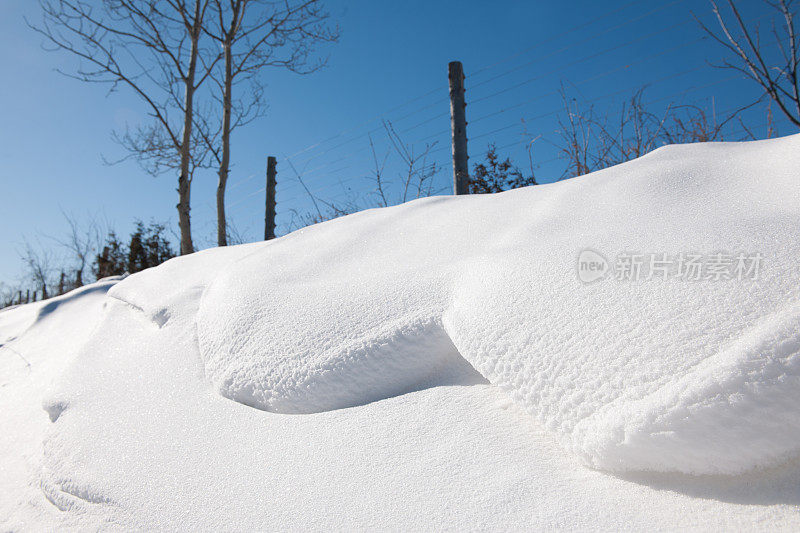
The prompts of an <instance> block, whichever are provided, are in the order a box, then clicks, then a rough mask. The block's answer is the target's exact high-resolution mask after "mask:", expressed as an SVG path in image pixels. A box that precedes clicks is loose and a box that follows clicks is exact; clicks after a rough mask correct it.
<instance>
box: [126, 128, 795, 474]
mask: <svg viewBox="0 0 800 533" xmlns="http://www.w3.org/2000/svg"><path fill="white" fill-rule="evenodd" d="M799 149H800V137H796V136H795V137H788V138H784V139H780V140H772V141H764V142H753V143H731V144H706V145H692V146H676V147H668V148H663V149H660V150H657V151H656V152H654V153H651V154H649V155H648V156H645V157H643V158H641V159H639V160H636V161H633V162H630V163H627V164H624V165H620V166H618V167H614V168H612V169H607V170H605V171H601V172H597V173H595V174H593V175H589V176H585V177H583V178H580V179H576V180H570V181H569V182H564V183H559V184H553V185H545V186H538V187H533V188H527V189H522V190H516V191H511V192H508V193H503V194H498V195H491V196H479V197H477V196H476V197H460V198H447V199H444V198H436V199H425V200H420V201H416V202H411V203H410V204H406V205H402V206H398V207H393V208H389V209H382V210H372V211H368V212H363V213H359V214H357V215H352V216H349V217H345V218H343V219H339V220H335V221H331V222H328V223H324V224H320V225H317V226H314V227H310V228H307V229H305V230H302V231H299V232H296V233H294V234H292V235H289V236H287V237H285V238H282V239H279V240H278V241H275V242H272V243H269V244H266V245H263V246H251V247H249V248H247V249H246V251H231V252H227V251H226V252H224V253H225V254H226V257H227V258H228V259H229V262H228V263H226V266H225V268H220V269H219V273H218V274H217V275H215V276H207V280H208V286H207V288H205V289H202V287H201V286H200V285H198V286H197V291H196V292H198V293H199V292H200V291H201V290H202V291H203V292H202V297H201V298H200V302H199V310H198V312H197V319H196V324H197V336H198V344H199V350H200V356H201V358H202V361H203V365H204V371H205V375H206V377H207V379H208V380H209V381H210V382H211V383H212V384H213V385H214V387H215V388H216V389H217V390H218V391H219V392H220V394H222V395H223V396H225V397H227V398H230V399H233V400H236V401H238V402H240V403H244V404H246V405H249V406H252V407H257V408H259V409H263V410H267V411H272V412H277V413H311V412H320V411H325V410H331V409H337V408H341V407H348V406H354V405H359V404H363V403H367V402H370V401H374V400H376V399H379V398H386V397H390V396H393V395H396V394H400V393H402V392H405V391H409V390H415V389H417V388H419V387H420V386H421V384H422V383H425V382H426V381H430V380H431V379H432V376H437V375H441V374H443V373H445V374H446V373H447V369H448V368H451V367H455V366H458V365H462V366H463V361H461V360H460V358H463V359H465V360H466V361H468V362H469V363H470V364H471V365H472V366H473V367H474V368H475V369H477V370H478V372H480V373H481V374H482V375H483V376H484V377H485V378H486V379H488V380H489V381H490V382H491V383H493V384H496V385H499V386H501V387H502V388H504V389H505V390H507V391H508V392H509V393H510V395H511V396H512V398H513V399H514V400H515V401H517V402H519V404H520V405H522V406H523V407H524V408H525V409H526V410H527V411H528V412H529V413H530V414H532V415H533V416H534V417H535V418H536V419H537V420H538V421H539V422H541V423H542V424H544V426H545V427H547V428H549V429H550V430H552V431H553V432H555V434H556V435H557V436H558V437H559V439H560V440H561V441H562V442H563V443H564V444H565V445H566V446H568V447H569V448H570V449H572V450H573V451H574V452H576V453H577V454H579V455H580V456H581V457H582V458H583V459H584V460H585V461H586V462H588V463H589V464H591V465H594V466H596V467H599V468H603V469H608V470H614V471H626V470H654V471H678V472H684V473H691V474H707V473H718V474H719V473H721V474H736V473H740V472H743V471H746V470H750V469H753V468H758V467H769V466H773V465H776V464H779V463H780V462H782V461H786V460H788V459H790V458H792V457H794V456H797V455H798V454H800V417H798V416H797V415H796V412H797V411H796V406H797V405H798V401H800V363H799V362H798V361H800V359H799V358H800V354H799V353H798V352H800V345H799V344H798V340H799V339H798V336H797V331H798V326H799V325H800V322H799V320H800V317H799V316H798V313H797V312H796V309H797V302H798V301H800V298H799V296H800V283H799V282H800V279H799V278H800V275H799V272H800V271H799V270H798V265H797V259H798V257H800V253H799V252H800V244H798V240H797V235H798V229H800V186H798V182H797V173H796V169H797V168H798V166H799V165H800V157H798V155H797V154H798V153H800V150H799ZM587 248H591V249H593V250H595V251H598V252H600V253H601V254H603V255H604V256H605V257H608V258H613V257H617V256H618V255H620V254H624V253H627V254H661V253H667V254H670V255H678V254H681V253H685V254H690V253H700V254H705V255H707V256H710V255H712V254H716V253H721V252H725V253H729V254H737V253H748V254H756V253H757V254H760V257H761V258H763V259H762V266H761V270H760V271H759V273H758V276H757V279H750V278H746V279H741V280H740V279H730V280H716V281H715V280H705V279H703V280H696V281H695V280H684V279H678V278H676V277H675V276H671V277H669V278H668V279H661V278H659V277H656V278H655V279H645V278H641V279H638V280H633V281H616V280H612V279H604V280H600V281H597V282H595V283H591V284H584V283H582V282H581V281H580V280H579V279H578V276H577V275H576V258H577V257H578V255H579V253H580V252H581V250H584V249H587ZM211 255H212V254H206V255H205V256H204V257H211ZM236 255H238V256H239V257H235V258H234V257H233V256H236ZM181 261H182V263H181V264H182V265H185V267H183V269H184V270H185V271H188V272H191V271H194V269H195V268H204V267H202V266H201V265H203V264H205V261H206V260H205V259H204V258H200V257H198V258H197V259H193V258H185V259H182V260H181ZM190 265H191V266H190ZM195 265H197V266H196V267H195ZM164 268H165V271H166V269H168V268H170V267H169V266H167V267H164ZM156 276H159V274H158V270H155V271H154V272H153V274H152V277H154V278H155V277H156ZM161 277H162V279H166V276H164V275H161ZM138 291H143V289H142V288H141V285H140V284H139V283H138V280H137V279H136V277H132V278H131V279H130V280H127V281H125V282H123V283H121V284H120V285H119V286H118V287H117V288H116V289H115V290H114V291H112V293H115V294H118V295H121V294H123V293H125V294H128V295H129V296H128V298H136V297H137V296H136V295H137V294H138ZM138 298H139V300H141V301H146V302H161V301H162V300H163V298H161V297H160V294H159V291H151V292H147V291H144V292H141V295H140V296H138ZM159 305H160V304H159Z"/></svg>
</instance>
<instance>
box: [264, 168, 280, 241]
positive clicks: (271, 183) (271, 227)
mask: <svg viewBox="0 0 800 533" xmlns="http://www.w3.org/2000/svg"><path fill="white" fill-rule="evenodd" d="M277 164H278V162H277V161H276V160H275V158H274V157H273V156H269V157H267V205H266V211H265V213H264V240H265V241H268V240H270V239H274V238H275V182H276V175H277V173H278V171H277V169H276V168H275V167H276V166H277Z"/></svg>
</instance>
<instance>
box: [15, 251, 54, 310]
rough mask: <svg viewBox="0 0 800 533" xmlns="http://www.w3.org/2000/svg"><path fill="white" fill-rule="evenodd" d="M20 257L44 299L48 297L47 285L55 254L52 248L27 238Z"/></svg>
mask: <svg viewBox="0 0 800 533" xmlns="http://www.w3.org/2000/svg"><path fill="white" fill-rule="evenodd" d="M20 257H21V258H22V262H23V264H24V265H25V269H26V270H27V274H28V277H29V278H30V280H31V281H32V282H33V284H34V286H35V287H36V288H37V290H41V291H42V299H43V300H44V299H46V298H47V297H48V293H47V286H48V284H49V283H50V276H51V275H52V270H53V254H52V252H51V251H50V250H48V249H46V248H44V247H42V246H40V245H38V246H35V245H33V244H32V243H31V242H30V241H28V240H25V241H24V243H23V249H22V251H21V252H20Z"/></svg>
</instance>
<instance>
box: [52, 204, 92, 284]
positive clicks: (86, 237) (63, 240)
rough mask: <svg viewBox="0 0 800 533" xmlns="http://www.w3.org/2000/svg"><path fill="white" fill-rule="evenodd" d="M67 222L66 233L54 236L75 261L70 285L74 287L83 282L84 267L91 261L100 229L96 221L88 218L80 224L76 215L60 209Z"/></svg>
mask: <svg viewBox="0 0 800 533" xmlns="http://www.w3.org/2000/svg"><path fill="white" fill-rule="evenodd" d="M62 214H63V215H64V219H65V220H66V222H67V233H66V236H64V237H54V238H53V240H55V241H56V242H57V243H58V244H59V245H61V246H62V247H63V248H65V249H66V250H67V251H68V252H69V255H70V257H71V259H72V260H73V261H75V278H74V280H73V281H72V283H71V285H72V286H73V287H74V288H78V287H82V286H83V284H84V279H83V276H84V273H85V272H86V267H87V266H88V265H89V263H91V261H92V259H93V256H94V253H95V252H96V250H97V247H98V246H99V242H100V231H99V229H98V225H97V222H96V221H95V220H94V219H89V221H88V222H87V223H86V224H81V223H80V222H79V221H78V219H77V217H75V216H74V215H70V214H67V213H66V212H63V211H62Z"/></svg>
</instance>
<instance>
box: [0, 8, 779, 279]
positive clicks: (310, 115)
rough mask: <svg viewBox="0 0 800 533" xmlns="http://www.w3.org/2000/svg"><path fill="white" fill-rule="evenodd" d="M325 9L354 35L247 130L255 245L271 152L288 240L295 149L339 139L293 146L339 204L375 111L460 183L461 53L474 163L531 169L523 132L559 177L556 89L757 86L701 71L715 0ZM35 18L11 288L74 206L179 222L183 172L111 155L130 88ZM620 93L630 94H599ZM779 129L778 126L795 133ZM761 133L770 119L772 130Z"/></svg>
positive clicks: (20, 60)
mask: <svg viewBox="0 0 800 533" xmlns="http://www.w3.org/2000/svg"><path fill="white" fill-rule="evenodd" d="M744 4H745V10H746V12H747V13H748V16H755V17H758V16H763V15H764V14H765V13H766V11H765V10H764V8H763V7H762V6H761V2H745V3H744ZM328 7H329V9H330V11H331V12H332V14H333V16H334V17H335V18H336V19H337V20H338V22H339V24H340V26H341V32H342V37H341V42H340V43H339V44H337V45H335V46H331V47H329V48H326V49H325V50H324V52H323V53H324V54H327V55H329V56H330V61H329V64H328V67H327V68H326V69H325V70H324V71H321V72H318V73H316V74H313V75H310V76H298V75H293V74H290V73H286V72H281V71H270V72H266V73H265V80H266V82H267V84H268V89H267V98H268V100H269V105H270V109H269V111H268V113H267V115H266V116H265V117H264V118H262V119H260V120H258V121H257V122H255V123H253V124H252V125H249V126H248V127H246V128H244V129H242V130H240V131H238V132H237V133H236V136H235V137H234V145H233V163H234V166H233V170H232V175H231V185H230V189H229V191H230V193H229V197H228V205H229V206H230V207H229V209H230V212H231V215H232V218H233V221H234V223H235V225H236V226H237V227H238V228H239V229H240V230H241V231H243V232H244V233H245V234H246V235H247V236H249V237H250V238H251V239H257V238H259V236H260V235H263V203H264V195H263V192H260V191H259V190H260V189H261V188H262V187H263V175H264V170H265V165H266V156H267V155H269V154H274V155H276V156H278V158H279V169H278V170H279V175H278V181H279V186H278V202H279V203H278V213H279V216H278V223H279V232H285V231H286V227H287V224H288V223H289V220H290V210H291V209H297V210H298V211H300V212H307V211H309V210H310V209H311V206H310V202H309V201H308V198H307V196H306V195H305V194H304V193H303V191H302V188H301V187H300V186H299V184H298V183H297V182H296V180H295V179H294V178H293V176H292V173H291V172H290V171H289V168H288V165H287V164H286V162H285V159H284V158H285V157H286V156H291V155H293V154H296V153H298V152H300V151H302V150H304V149H305V148H307V147H308V146H309V145H314V144H315V143H318V142H319V141H322V140H325V139H329V138H331V137H335V138H334V139H333V140H330V141H328V142H327V143H323V144H321V145H319V146H317V147H316V148H314V149H311V150H308V151H305V152H303V153H300V154H299V155H297V156H295V157H294V158H293V161H294V163H295V165H296V166H297V167H298V168H299V169H305V171H306V172H307V178H306V180H307V184H308V186H309V187H310V188H311V189H312V190H314V191H315V192H316V193H317V194H318V195H319V196H320V197H322V198H325V199H331V200H334V201H341V200H342V199H345V198H347V197H348V196H351V195H358V194H361V193H364V192H366V191H368V190H369V189H370V182H369V180H368V179H366V178H365V176H367V174H368V172H369V170H370V166H371V163H370V159H369V151H368V146H367V140H366V136H365V135H364V134H365V133H366V132H367V131H369V130H370V129H372V128H376V127H377V126H379V121H378V119H379V118H380V117H383V118H386V119H390V120H393V121H394V124H395V126H396V128H397V130H398V131H400V132H401V134H402V136H403V138H404V139H405V140H406V141H407V142H409V143H414V144H415V145H416V146H417V147H421V146H422V145H424V144H425V143H426V142H434V141H435V142H437V143H438V144H437V145H436V149H438V151H436V152H435V153H434V154H435V157H436V159H437V160H438V161H439V162H440V163H441V165H442V166H443V171H442V172H441V173H440V175H439V176H438V177H437V180H438V184H439V186H440V187H442V188H446V187H447V186H448V184H449V183H450V182H451V179H452V178H451V169H450V156H449V136H448V127H449V118H448V103H447V63H448V62H449V61H451V60H455V59H458V60H461V61H462V62H463V63H464V68H465V73H466V75H467V80H466V87H467V101H468V107H467V120H468V121H469V122H470V126H469V128H468V135H469V138H470V145H469V149H470V154H471V159H472V161H473V162H475V161H476V160H478V159H479V158H480V157H479V156H480V152H481V151H485V148H486V144H487V143H488V142H496V143H497V145H498V146H501V147H506V146H508V145H510V144H512V143H518V144H517V145H516V146H508V147H507V148H504V149H503V150H502V152H503V153H504V154H508V155H511V156H512V157H513V158H514V159H515V160H516V161H517V162H518V163H519V164H520V165H522V164H523V163H524V164H525V165H527V159H526V155H525V152H524V148H523V146H524V144H523V143H522V142H521V141H522V139H523V136H522V134H523V133H524V131H525V130H526V129H527V131H528V133H530V134H532V135H539V134H541V135H542V139H541V140H540V141H537V143H536V144H535V150H534V154H535V156H536V159H537V161H538V168H537V173H538V177H539V178H540V179H541V180H542V181H552V180H553V179H555V178H557V177H558V176H559V175H560V173H561V170H562V168H563V163H561V162H558V161H552V159H553V158H554V157H555V156H556V155H557V152H556V148H555V147H553V146H552V145H551V144H549V142H550V141H555V139H556V137H557V134H556V133H555V130H556V129H557V126H558V124H557V121H556V116H555V115H550V116H546V117H542V118H538V119H537V118H535V117H537V116H538V115H543V114H547V113H550V112H553V111H556V110H558V109H559V108H560V105H561V104H560V102H559V97H558V95H557V94H556V91H557V90H558V87H559V84H560V83H561V82H564V83H565V84H568V86H571V87H572V90H573V92H578V91H579V93H580V94H581V95H582V96H583V97H584V98H586V99H597V101H596V102H595V105H596V107H597V108H598V109H600V110H605V109H606V108H609V109H610V108H616V107H618V104H619V103H620V102H621V100H622V99H623V97H624V96H627V95H630V94H631V93H633V91H634V90H635V89H636V88H637V87H640V86H642V85H644V84H648V83H650V84H652V85H651V87H650V89H649V90H648V92H647V94H648V95H649V96H648V99H650V100H658V104H657V105H658V106H664V105H666V104H668V103H670V102H676V103H686V102H696V103H698V104H700V105H706V106H709V108H710V106H711V102H712V98H713V102H714V105H715V106H716V109H718V110H722V111H725V110H727V109H729V108H732V107H734V106H737V105H740V104H743V103H746V102H748V101H749V100H750V99H752V97H753V96H754V95H755V94H756V93H757V91H756V89H755V87H753V86H752V85H751V84H750V83H749V82H747V81H744V80H741V79H733V80H731V79H729V78H730V77H731V76H732V75H733V74H732V73H731V72H730V71H721V70H716V69H713V68H711V67H709V66H707V65H706V62H707V61H715V60H718V59H719V58H720V57H721V55H722V51H721V49H720V48H719V47H718V46H717V45H714V44H713V43H711V42H709V41H708V40H705V41H698V39H700V38H701V37H702V33H701V31H700V30H699V28H698V27H697V25H696V23H695V22H694V21H693V20H692V19H691V16H690V11H694V12H695V13H697V14H698V15H700V16H702V17H703V18H705V19H706V20H709V15H710V11H709V6H708V3H707V2H706V1H705V0H684V1H677V2H672V1H658V2H648V1H640V2H629V1H626V0H619V1H609V2H597V1H595V0H573V1H571V2H549V1H548V2H544V1H537V2H531V1H527V2H523V1H516V2H515V1H506V2H504V1H496V2H479V1H465V0H461V1H458V0H453V1H437V0H421V1H417V0H411V1H403V2H397V1H382V0H354V1H347V2H343V1H337V2H328ZM37 13H38V6H37V3H36V2H34V1H33V0H0V35H2V39H3V40H4V42H3V46H1V47H0V64H1V65H2V72H3V80H4V83H2V84H1V85H0V98H1V99H2V101H3V102H4V104H5V105H4V106H3V107H4V113H3V126H2V128H0V158H2V163H3V164H2V165H1V166H0V176H2V180H1V181H0V191H2V192H0V196H2V199H3V201H2V211H3V216H2V225H0V281H6V282H14V281H15V280H17V279H18V278H19V276H20V273H21V268H20V261H19V257H18V249H19V244H20V242H21V240H22V237H23V235H25V236H28V237H29V238H33V239H35V238H37V236H41V235H58V234H60V233H61V232H63V229H64V221H63V217H62V215H61V210H62V209H63V210H66V211H68V212H71V213H74V214H75V215H76V216H78V217H83V218H86V217H89V216H100V217H102V218H105V219H106V220H108V222H109V223H110V224H111V225H112V226H113V227H115V228H116V229H117V231H118V233H120V234H123V235H124V234H127V233H128V232H129V230H130V228H131V225H132V221H133V220H134V218H137V217H138V218H141V219H144V220H145V221H147V220H150V219H155V220H158V221H169V222H171V223H172V224H173V225H174V223H175V221H176V211H175V207H174V206H175V204H176V202H177V193H176V192H175V188H176V178H175V177H174V176H170V175H163V176H161V177H158V178H152V177H150V176H148V175H145V174H144V173H143V172H142V171H141V170H140V169H139V168H138V167H137V165H136V164H135V163H132V162H131V163H124V164H119V165H115V166H106V165H104V164H103V162H102V158H101V156H103V155H104V156H106V157H107V158H108V159H114V158H118V157H120V156H122V155H123V153H122V152H121V151H120V148H119V147H118V146H117V145H115V144H114V143H113V142H112V140H111V138H110V134H111V132H112V131H113V130H114V129H115V128H121V127H124V126H125V124H126V123H128V124H135V123H136V122H137V121H140V120H142V119H143V117H144V111H145V108H144V107H143V105H142V104H141V102H139V101H138V100H137V99H136V98H135V97H134V96H132V95H131V94H130V93H128V92H126V91H125V90H121V91H119V92H117V93H114V94H110V95H109V94H107V89H106V88H104V87H102V86H97V85H87V84H85V83H81V82H79V81H75V80H72V79H69V78H66V77H64V76H62V75H60V74H58V73H57V72H55V71H54V69H55V68H57V67H59V66H63V67H64V68H67V69H69V68H70V67H71V66H74V64H75V63H74V60H73V59H72V58H71V57H69V56H68V55H66V54H64V53H52V52H46V51H44V50H42V49H41V42H42V40H41V37H40V36H38V35H36V34H35V33H33V32H32V31H31V30H29V29H28V28H27V27H26V25H25V23H24V21H23V16H27V17H29V18H31V19H35V18H36V17H37ZM604 15H606V16H605V18H602V19H600V20H596V19H597V18H598V17H603V16H604ZM764 20H768V19H764ZM582 24H585V27H584V28H582V29H580V30H577V31H572V32H570V33H566V34H565V32H568V31H569V30H570V29H571V28H574V27H576V26H579V25H582ZM543 41H545V42H544V43H543V44H539V45H538V46H535V45H537V43H542V42H543ZM531 47H534V48H533V49H530V50H528V49H529V48H531ZM487 67H488V68H487ZM512 69H513V71H512V72H510V73H508V74H506V75H502V76H499V77H497V76H498V75H501V74H503V73H504V72H507V71H510V70H512ZM687 70H691V72H688V73H683V74H681V73H682V72H684V71H687ZM537 77H538V78H539V79H533V78H537ZM659 80H660V81H659ZM612 93H617V94H616V95H615V96H611V97H608V98H601V97H603V96H604V95H608V94H612ZM410 100H412V101H411V103H408V104H407V105H405V106H403V107H400V108H399V109H395V108H396V107H397V106H399V105H400V104H404V103H406V102H408V101H410ZM393 109H394V110H393ZM754 113H756V114H755V115H751V118H750V122H751V123H752V124H761V123H762V122H763V120H761V118H762V117H764V110H763V108H762V109H759V110H757V111H754ZM482 117H487V118H482ZM523 118H525V119H526V122H525V126H524V127H523V125H522V122H521V119H523ZM782 124H783V127H782V128H781V129H780V133H781V134H788V133H792V132H793V131H792V130H791V129H790V128H789V127H788V126H786V125H785V122H783V123H782ZM498 130H499V131H498ZM764 131H765V128H764V127H761V128H760V130H759V133H762V134H763V133H764ZM342 132H344V133H342ZM337 135H338V136H337ZM376 137H378V138H379V137H380V134H379V133H378V134H376ZM317 168H318V170H314V169H317ZM215 182H216V176H215V175H214V173H213V171H209V172H208V173H206V174H200V175H198V176H196V179H195V183H194V186H193V192H192V215H193V220H192V222H193V230H194V231H193V233H194V238H195V241H196V244H197V245H199V246H201V247H202V246H210V245H211V243H213V242H214V238H215V237H214V232H215V219H214V217H215V211H214V208H213V205H214V190H215ZM40 238H41V239H43V242H45V243H46V242H48V241H47V239H46V238H43V237H40Z"/></svg>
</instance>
